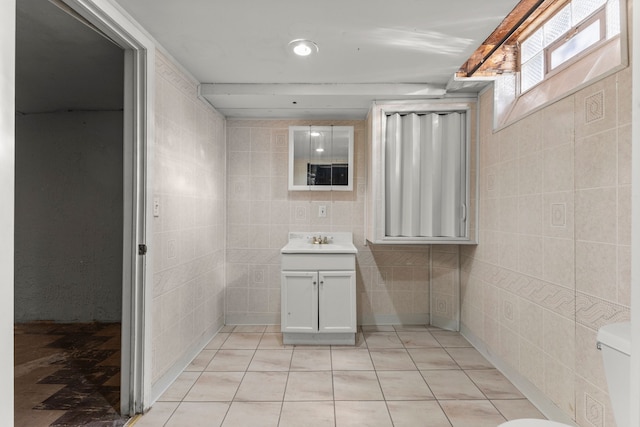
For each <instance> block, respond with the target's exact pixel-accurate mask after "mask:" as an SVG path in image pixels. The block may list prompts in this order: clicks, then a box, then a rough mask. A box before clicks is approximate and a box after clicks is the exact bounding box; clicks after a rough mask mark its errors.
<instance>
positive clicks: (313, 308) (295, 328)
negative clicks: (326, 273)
mask: <svg viewBox="0 0 640 427" xmlns="http://www.w3.org/2000/svg"><path fill="white" fill-rule="evenodd" d="M281 292H282V318H281V325H282V326H281V327H282V332H317V331H318V273H317V272H315V271H313V272H311V271H283V272H282V288H281Z"/></svg>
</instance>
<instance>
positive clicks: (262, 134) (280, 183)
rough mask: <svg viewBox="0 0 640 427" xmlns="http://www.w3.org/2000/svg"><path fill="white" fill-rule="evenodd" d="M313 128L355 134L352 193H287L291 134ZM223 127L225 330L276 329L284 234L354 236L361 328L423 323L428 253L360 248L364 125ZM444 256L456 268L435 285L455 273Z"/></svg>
mask: <svg viewBox="0 0 640 427" xmlns="http://www.w3.org/2000/svg"><path fill="white" fill-rule="evenodd" d="M311 124H313V125H319V126H321V125H330V124H334V125H352V126H354V128H355V129H354V130H355V164H356V167H355V173H354V176H355V183H354V191H352V192H341V191H335V192H316V191H314V192H306V191H293V192H289V191H288V190H287V165H288V150H289V142H288V137H289V126H292V125H295V126H304V125H311ZM227 127H228V138H227V147H228V162H229V186H228V192H229V204H228V210H227V217H228V229H229V232H228V238H227V263H228V264H227V265H228V268H227V282H228V286H229V289H228V292H227V300H226V308H227V323H230V324H234V323H235V324H242V323H272V324H278V323H280V248H281V247H282V246H284V245H285V244H286V241H287V233H288V232H289V231H350V232H353V234H354V243H355V244H356V246H357V247H358V251H359V253H358V257H357V292H358V300H357V301H358V320H359V322H360V323H365V324H371V323H389V322H391V323H400V322H404V323H426V322H427V319H428V314H429V276H430V269H429V265H430V262H431V258H430V257H431V253H432V252H431V250H430V248H429V247H428V246H411V247H398V246H377V247H371V246H365V245H364V227H365V224H364V219H365V213H364V196H365V191H364V190H365V187H364V186H365V180H364V177H365V170H364V165H365V122H364V121H332V122H326V121H314V122H310V121H302V120H228V121H227ZM320 205H324V206H326V207H327V216H326V217H324V218H320V217H318V207H319V206H320ZM449 249H450V250H449V252H453V254H449V257H450V256H454V257H455V266H453V267H452V266H445V268H443V269H440V270H438V271H437V272H436V274H437V275H438V282H439V283H443V282H445V281H447V280H451V277H449V276H447V275H448V274H450V273H451V270H447V269H446V268H453V270H452V271H453V272H454V273H457V249H456V248H453V249H455V250H453V249H452V248H449ZM445 257H446V256H445ZM451 275H452V276H455V274H451ZM456 280H457V276H456ZM446 285H447V286H445V288H446V292H448V293H449V294H448V295H447V297H448V298H452V297H454V295H452V291H451V286H450V284H449V283H448V282H447V283H446Z"/></svg>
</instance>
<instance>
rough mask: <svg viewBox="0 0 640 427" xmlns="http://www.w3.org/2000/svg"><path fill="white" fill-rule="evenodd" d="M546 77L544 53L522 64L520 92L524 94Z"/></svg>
mask: <svg viewBox="0 0 640 427" xmlns="http://www.w3.org/2000/svg"><path fill="white" fill-rule="evenodd" d="M543 77H544V55H543V53H542V52H540V53H539V54H537V55H536V56H534V57H533V58H531V59H530V60H529V61H527V62H526V63H524V64H522V70H520V79H521V80H520V91H521V92H524V91H526V90H528V89H530V88H532V87H533V86H535V85H537V84H538V83H540V82H541V81H542V78H543Z"/></svg>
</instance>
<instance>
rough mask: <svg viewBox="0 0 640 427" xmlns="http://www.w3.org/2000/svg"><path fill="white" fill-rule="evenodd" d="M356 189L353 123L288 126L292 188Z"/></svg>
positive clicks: (290, 181)
mask: <svg viewBox="0 0 640 427" xmlns="http://www.w3.org/2000/svg"><path fill="white" fill-rule="evenodd" d="M295 190H307V191H308V190H316V191H318V190H319V191H328V190H331V191H351V190H353V126H290V127H289V191H295Z"/></svg>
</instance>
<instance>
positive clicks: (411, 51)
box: [17, 0, 518, 119]
mask: <svg viewBox="0 0 640 427" xmlns="http://www.w3.org/2000/svg"><path fill="white" fill-rule="evenodd" d="M114 1H116V2H117V3H118V4H120V5H121V6H122V8H123V9H124V10H125V11H126V12H128V13H129V14H130V15H131V16H133V18H134V19H135V20H137V21H138V22H139V23H140V24H141V25H142V26H143V27H144V28H145V29H146V30H147V31H148V32H149V33H150V34H151V35H152V36H153V37H154V38H155V39H156V40H158V41H159V42H160V44H161V45H162V46H163V47H164V49H166V51H167V52H168V53H169V54H170V55H171V56H173V57H174V58H175V59H176V60H177V61H178V62H179V63H180V64H181V65H182V66H183V67H184V68H185V69H186V70H188V71H189V72H190V73H191V74H192V75H193V76H194V77H195V78H196V79H197V80H198V81H199V82H201V83H202V85H201V94H202V95H203V96H204V97H205V98H206V99H207V100H208V101H209V102H211V103H212V104H213V105H214V106H215V107H216V108H217V109H218V110H219V111H220V112H221V113H222V114H224V115H225V116H227V117H257V118H279V117H287V118H323V119H362V118H364V117H365V115H366V112H367V110H368V108H369V106H370V105H371V102H372V101H374V100H385V99H424V98H427V97H442V96H444V95H445V94H446V96H456V91H458V92H459V91H465V92H469V91H477V90H478V88H479V87H481V84H478V83H477V82H474V83H471V84H467V85H459V84H456V85H449V86H448V85H447V84H448V83H449V82H450V80H451V79H452V77H453V75H454V73H455V72H456V71H458V69H459V68H460V66H461V65H462V64H464V62H465V61H466V60H467V59H468V58H469V56H470V55H471V54H472V53H473V51H474V50H475V49H476V48H477V47H478V46H479V45H480V44H482V42H483V41H484V40H485V38H487V36H489V34H491V32H492V31H493V30H494V29H495V28H496V27H497V26H498V24H499V23H500V22H501V21H502V19H503V18H504V17H505V16H506V15H507V14H508V13H509V12H510V11H511V10H512V9H513V8H514V7H515V6H516V4H517V3H518V1H517V0H492V1H487V2H479V1H477V0H456V1H455V2H452V3H449V2H444V1H439V0H438V1H436V0H395V1H393V2H382V1H380V0H346V1H345V0H341V1H337V0H321V1H318V0H313V1H311V0H274V1H264V0H262V1H260V0H229V1H225V2H222V1H219V0H182V1H179V2H178V1H171V0H114ZM34 5H35V6H34ZM27 6H28V7H27ZM451 6H453V7H451ZM50 8H53V9H56V8H55V6H52V5H51V4H49V3H48V2H46V1H44V0H39V1H37V0H18V23H19V27H20V26H21V25H20V23H21V22H22V26H23V27H24V25H25V23H27V22H29V21H34V22H31V23H30V25H32V26H33V27H32V28H33V29H37V28H39V29H42V28H45V29H46V30H47V31H46V32H45V33H43V34H41V36H40V40H39V41H38V43H39V44H40V46H39V50H40V52H39V53H37V55H34V54H32V52H30V51H29V49H32V46H30V43H31V42H33V39H34V30H33V29H32V30H26V31H18V49H19V50H18V57H19V58H20V50H22V59H23V64H24V67H25V68H24V70H23V71H20V70H17V71H18V72H19V73H27V75H28V74H29V73H31V74H36V75H35V76H33V77H32V78H30V79H29V81H30V82H32V83H30V84H29V85H25V88H24V89H25V91H27V92H30V93H31V94H33V95H37V96H40V97H41V98H43V99H46V98H49V97H53V96H55V95H56V94H55V93H53V92H56V90H57V91H58V92H69V90H66V91H65V90H64V89H65V88H68V87H76V86H78V85H79V84H80V83H82V84H83V85H86V84H91V83H92V84H93V85H100V86H101V87H105V86H106V85H110V84H112V82H111V80H113V79H110V78H106V77H105V74H110V73H112V71H113V68H114V67H117V66H119V67H120V68H119V71H120V74H122V73H121V71H122V66H121V64H116V65H114V63H113V61H112V59H113V58H114V55H115V56H118V57H119V58H120V60H121V58H122V52H121V51H119V52H118V50H117V48H116V50H115V51H114V50H113V49H114V48H115V46H113V45H110V43H109V42H108V41H106V39H101V40H100V42H99V43H98V42H97V39H96V36H97V35H96V34H95V33H94V32H93V31H92V30H90V29H88V28H86V27H85V28H83V29H82V30H80V27H83V25H82V24H80V23H79V22H77V21H75V20H74V19H73V18H70V17H68V16H66V17H65V21H64V22H65V23H64V24H61V18H60V16H61V15H59V14H62V15H64V13H63V12H61V11H56V13H55V14H54V13H53V12H50V11H49V10H48V9H50ZM21 9H22V11H21ZM45 9H46V11H45ZM21 13H22V15H23V16H22V18H21V16H20V15H21ZM58 18H60V19H58ZM61 26H65V28H62V27H61ZM25 28H26V27H25ZM67 31H70V32H69V33H67ZM36 33H37V32H36ZM298 38H304V39H310V40H313V41H314V42H315V43H317V45H318V46H319V51H318V53H317V54H316V55H313V56H310V57H306V58H302V57H296V56H295V55H293V54H292V53H290V52H289V51H288V49H287V45H288V43H289V42H290V41H291V40H293V39H298ZM98 39H100V37H98ZM46 43H48V44H49V47H48V48H47V47H46V46H44V47H43V46H42V44H46ZM79 45H84V47H85V48H87V49H88V50H87V51H86V52H87V53H86V54H85V55H78V53H77V50H78V49H79ZM98 45H99V46H98ZM61 46H68V47H66V48H61ZM54 51H55V52H57V53H56V54H55V55H52V54H51V52H54ZM99 55H103V56H99ZM29 58H30V59H29ZM18 62H20V61H18ZM78 62H84V66H85V67H89V68H92V69H93V70H94V71H95V72H96V73H97V74H93V75H92V77H90V81H89V82H87V77H86V76H90V75H91V74H90V73H84V72H83V73H82V74H81V75H78V73H77V72H76V70H79V69H80V64H78ZM26 70H31V71H26ZM65 76H66V78H67V81H66V82H65V81H64V78H65ZM83 76H84V77H83ZM25 80H26V79H25ZM69 85H71V86H69ZM120 88H121V86H120ZM119 90H120V91H121V89H119ZM104 91H105V96H106V98H105V100H106V99H108V98H109V93H111V92H112V91H110V90H109V88H105V89H104ZM49 92H52V93H51V94H49ZM72 92H73V93H74V94H75V97H76V98H80V97H81V95H82V93H83V92H84V91H83V90H82V89H81V88H78V89H77V90H73V91H72ZM57 96H62V95H60V94H59V93H58V94H57ZM68 97H69V94H67V98H68ZM93 98H94V102H95V98H96V97H95V96H94V97H93ZM68 102H71V103H77V104H78V105H79V104H81V103H82V102H80V101H77V102H76V101H74V100H73V99H71V100H69V101H68ZM86 102H87V104H91V101H90V100H87V101H86ZM44 107H46V106H42V108H44Z"/></svg>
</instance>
